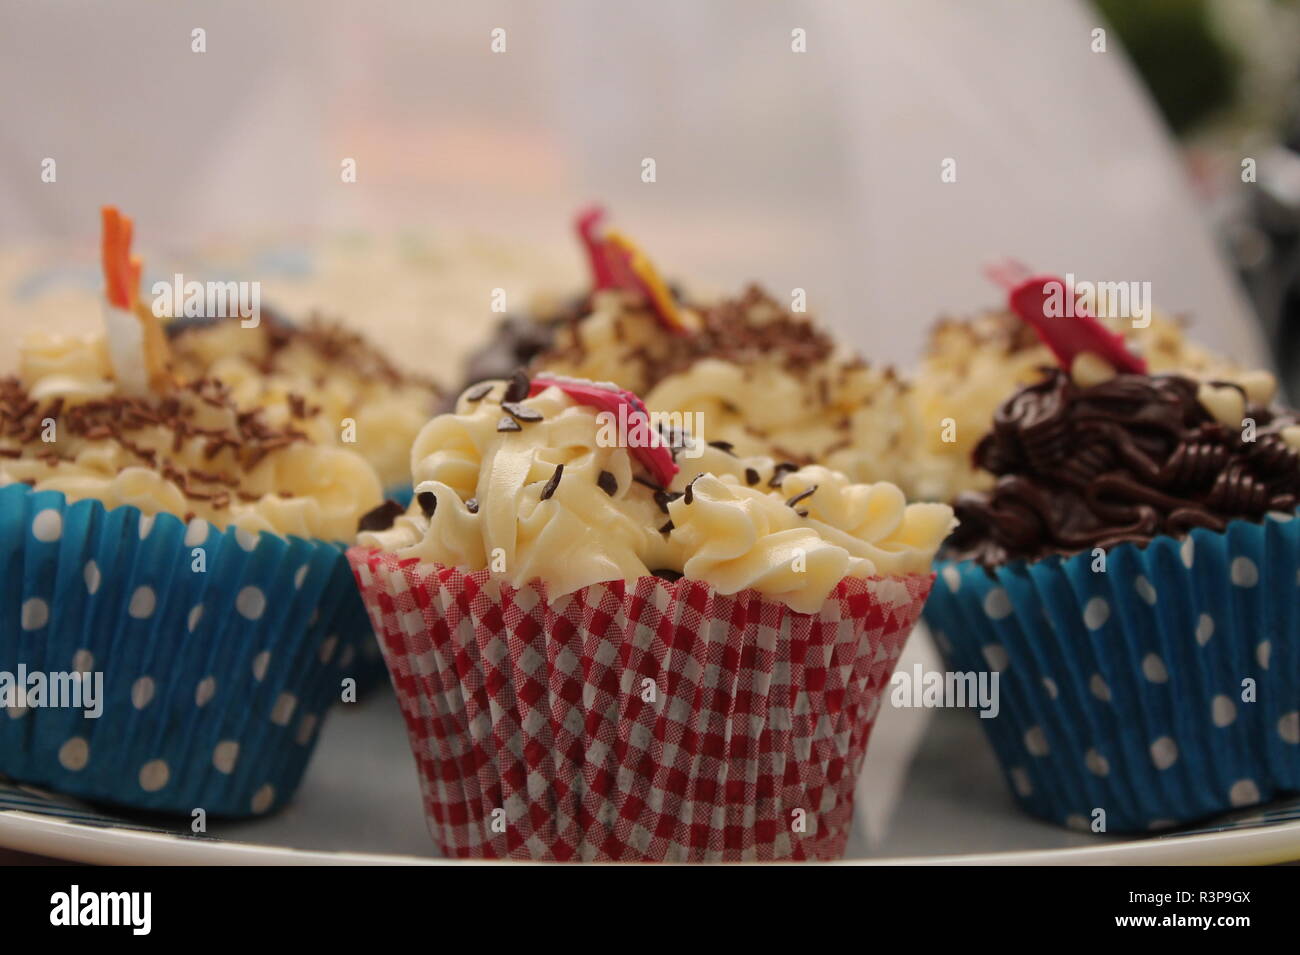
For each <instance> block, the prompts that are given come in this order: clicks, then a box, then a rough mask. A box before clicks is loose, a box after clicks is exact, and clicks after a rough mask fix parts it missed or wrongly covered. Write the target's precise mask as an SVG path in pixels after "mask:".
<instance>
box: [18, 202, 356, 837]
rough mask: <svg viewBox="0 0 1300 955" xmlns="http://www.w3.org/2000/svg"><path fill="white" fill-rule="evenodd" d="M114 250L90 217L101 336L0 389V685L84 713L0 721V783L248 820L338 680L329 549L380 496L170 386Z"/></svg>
mask: <svg viewBox="0 0 1300 955" xmlns="http://www.w3.org/2000/svg"><path fill="white" fill-rule="evenodd" d="M130 241H131V223H130V220H128V219H125V218H123V217H121V216H120V215H118V213H117V212H116V210H114V209H111V208H108V209H105V210H104V271H105V278H106V281H107V289H106V295H107V302H106V304H105V307H104V320H105V325H106V330H107V332H106V334H101V335H87V336H84V337H81V338H67V337H54V336H49V335H44V334H42V333H40V332H33V333H32V334H31V335H30V336H29V338H28V339H27V341H26V342H25V343H24V344H23V345H22V347H21V349H20V354H19V364H20V369H19V372H18V374H17V376H16V377H12V378H8V379H5V380H4V381H3V382H0V416H2V417H3V429H0V554H3V555H4V556H3V560H4V561H5V570H4V573H3V574H2V575H0V580H3V584H2V585H0V586H3V595H2V596H0V669H3V670H5V671H6V672H8V673H18V672H23V671H25V672H27V673H32V674H35V673H42V674H45V675H46V676H47V678H48V679H49V680H50V681H51V685H53V682H54V680H55V678H56V675H62V677H63V678H64V683H65V684H66V685H67V686H68V687H71V686H73V685H74V684H75V685H76V687H78V689H79V690H80V689H81V688H84V689H85V690H86V691H87V692H89V693H90V694H91V695H92V696H94V697H95V700H94V701H93V702H94V705H93V707H86V706H75V707H74V706H67V705H62V706H60V705H55V703H56V701H53V700H41V699H37V698H33V697H31V696H29V695H26V694H21V695H20V696H19V697H15V698H14V699H7V700H5V703H6V706H7V707H8V709H9V716H10V717H11V718H10V719H6V720H3V721H0V773H3V774H4V775H6V776H9V777H12V778H14V779H17V780H20V781H23V782H29V783H35V784H39V785H44V786H48V787H49V788H52V789H55V790H57V791H59V792H64V793H68V794H71V795H75V796H79V797H83V798H87V799H94V800H102V801H105V802H110V803H115V804H117V805H121V806H127V807H131V808H138V809H149V810H162V811H169V812H177V813H184V814H190V813H191V812H192V811H193V810H194V809H203V810H205V811H206V812H208V813H211V814H215V815H233V816H239V815H250V814H256V813H262V812H266V811H269V810H271V809H274V808H276V807H278V806H280V805H282V804H283V803H284V802H286V801H287V800H288V799H289V798H291V796H292V795H293V792H294V790H295V788H296V787H297V785H298V782H299V780H300V778H301V775H302V772H303V770H304V768H305V766H306V763H307V760H308V757H309V755H310V753H311V750H312V748H313V746H314V744H315V740H316V736H317V733H318V731H319V727H320V723H321V720H322V719H323V717H324V715H325V712H326V710H327V709H328V708H329V706H330V704H331V702H332V701H333V700H334V699H336V698H337V697H338V696H339V694H340V680H341V678H342V676H343V674H344V673H345V672H347V668H348V667H350V666H351V663H350V661H349V660H348V659H347V657H348V656H350V655H351V653H352V652H353V642H352V638H351V637H349V636H348V635H346V634H343V633H341V632H340V629H339V628H340V625H341V624H342V623H343V622H345V621H346V620H347V619H348V617H349V615H351V616H352V619H353V620H354V621H355V608H356V606H357V605H358V604H357V596H356V592H355V589H354V587H353V586H352V584H351V581H349V580H348V576H349V575H348V569H347V565H346V562H345V561H344V560H343V557H342V549H341V547H339V545H338V544H337V543H336V542H337V541H339V540H340V539H343V538H348V537H350V536H351V535H352V533H353V532H354V530H355V528H356V526H357V523H358V521H359V520H360V519H361V517H362V515H364V514H365V513H366V512H367V511H369V510H371V509H372V508H374V507H375V506H376V505H377V504H378V503H379V502H380V500H381V492H380V481H379V478H378V476H377V474H376V473H375V469H374V468H373V467H372V466H371V465H370V464H369V463H368V462H367V461H366V460H365V459H364V458H363V457H362V456H361V455H359V454H357V453H356V452H354V451H351V450H348V449H345V448H343V447H339V446H337V445H336V444H334V443H332V442H331V443H320V442H317V441H314V440H313V439H312V436H311V435H310V434H308V433H307V431H305V430H302V429H299V428H298V427H296V426H295V423H294V421H292V420H288V421H283V422H280V423H275V422H272V421H271V420H268V417H267V415H266V412H265V410H263V409H261V408H257V407H244V406H241V405H240V404H238V403H237V402H236V401H235V399H234V397H233V395H232V391H231V389H230V388H229V387H228V386H227V385H226V384H225V383H223V382H222V381H219V380H217V379H214V378H211V377H197V378H194V379H185V378H183V377H180V376H178V375H177V374H176V373H175V370H174V368H173V367H172V363H171V349H170V345H169V342H168V340H167V336H166V335H165V334H164V332H163V330H162V326H161V323H160V322H159V321H158V320H157V319H156V318H155V317H154V315H153V314H152V311H151V310H150V308H149V307H147V306H146V305H143V304H142V303H141V302H140V299H139V289H138V283H139V275H140V265H139V261H138V260H136V259H132V258H131V257H130V254H129V247H130ZM20 668H21V670H20ZM82 702H83V703H85V702H87V699H86V698H85V697H83V699H82ZM88 709H94V710H96V711H97V713H96V718H89V717H87V716H85V715H83V713H84V712H85V711H86V710H88Z"/></svg>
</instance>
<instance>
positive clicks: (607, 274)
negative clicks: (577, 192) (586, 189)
mask: <svg viewBox="0 0 1300 955" xmlns="http://www.w3.org/2000/svg"><path fill="white" fill-rule="evenodd" d="M604 218H605V210H604V209H602V208H601V207H600V206H592V207H591V208H589V209H586V210H584V211H583V212H581V213H579V215H578V219H577V229H578V237H579V239H581V241H582V244H583V247H584V248H586V250H587V258H588V261H589V262H590V263H591V275H592V285H593V287H594V288H595V290H596V291H602V290H604V289H623V290H624V291H627V292H632V293H634V294H636V295H637V296H639V297H640V298H642V299H643V300H644V301H645V302H646V304H647V305H648V306H649V307H650V310H651V311H652V312H654V314H655V317H656V318H657V319H659V324H661V325H662V326H663V327H664V328H666V329H667V330H668V331H670V332H672V333H673V334H676V335H684V334H686V333H688V332H689V331H690V329H689V327H688V326H687V325H686V322H685V321H684V320H683V318H682V313H681V310H680V309H678V307H677V303H676V302H675V301H674V300H673V295H672V292H670V291H669V289H668V284H667V283H666V282H665V281H664V280H663V278H662V277H661V276H660V275H659V271H658V270H657V269H656V268H655V267H654V263H652V262H651V261H650V258H649V257H648V256H647V255H646V254H645V253H644V252H642V251H641V250H640V249H639V248H638V247H637V246H636V245H635V244H633V242H632V241H631V240H630V239H628V238H627V237H626V236H624V235H622V234H621V233H618V232H607V233H606V234H605V235H604V237H601V236H599V235H597V229H598V228H599V226H600V223H601V220H603V219H604Z"/></svg>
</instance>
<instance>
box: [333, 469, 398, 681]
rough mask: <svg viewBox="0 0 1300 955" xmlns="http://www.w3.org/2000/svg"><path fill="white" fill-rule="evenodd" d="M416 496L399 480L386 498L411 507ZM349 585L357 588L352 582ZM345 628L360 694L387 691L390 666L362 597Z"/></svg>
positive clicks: (348, 615)
mask: <svg viewBox="0 0 1300 955" xmlns="http://www.w3.org/2000/svg"><path fill="white" fill-rule="evenodd" d="M414 496H415V492H414V489H413V488H412V486H411V485H410V484H399V485H396V486H394V487H390V488H388V489H387V490H385V491H384V498H385V499H386V500H392V501H396V502H397V503H398V504H400V505H402V507H410V506H411V499H412V498H413V497H414ZM348 586H349V587H351V588H352V589H353V590H354V591H355V590H356V587H355V585H353V584H352V583H351V582H349V584H348ZM341 629H343V631H344V632H346V633H350V634H354V635H355V642H354V645H355V647H356V650H355V653H356V657H355V659H354V661H353V665H352V672H351V673H350V675H351V676H352V677H353V678H355V679H356V681H357V696H358V697H362V696H369V695H370V694H372V693H379V692H383V691H384V690H385V689H386V688H387V687H388V686H389V685H390V683H389V679H388V667H387V665H386V664H385V663H384V655H383V653H381V652H380V649H379V641H378V640H377V639H376V637H375V632H374V629H373V628H372V627H371V626H370V615H369V614H368V613H367V612H366V608H365V607H364V606H363V605H362V604H361V600H360V598H358V599H357V600H356V601H354V602H353V603H352V606H351V607H350V608H349V609H348V610H347V620H346V622H345V623H343V624H342V625H341Z"/></svg>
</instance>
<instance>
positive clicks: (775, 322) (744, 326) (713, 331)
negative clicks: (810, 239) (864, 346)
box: [533, 285, 835, 387]
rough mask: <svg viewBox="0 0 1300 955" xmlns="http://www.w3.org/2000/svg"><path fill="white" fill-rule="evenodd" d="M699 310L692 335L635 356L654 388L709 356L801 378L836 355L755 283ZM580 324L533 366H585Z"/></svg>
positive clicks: (810, 325) (811, 326)
mask: <svg viewBox="0 0 1300 955" xmlns="http://www.w3.org/2000/svg"><path fill="white" fill-rule="evenodd" d="M695 310H696V311H697V312H698V315H699V319H700V326H699V328H698V329H697V330H695V331H693V332H692V333H691V334H689V335H674V336H668V337H666V338H665V340H664V341H663V342H662V343H661V344H662V345H663V346H664V347H661V348H656V349H654V351H653V353H651V351H649V350H647V349H636V350H634V351H632V352H631V353H630V357H631V359H632V360H633V361H635V362H637V363H638V364H639V365H641V371H642V375H641V377H642V378H643V379H644V380H645V381H646V382H648V383H649V386H650V387H653V386H654V385H656V384H658V383H659V382H661V381H663V380H664V379H665V378H667V377H669V376H670V375H675V374H677V373H679V372H682V371H686V370H687V369H689V368H690V367H691V366H692V365H694V364H695V363H696V362H698V361H701V360H704V359H707V358H717V359H720V360H722V361H726V362H730V363H732V364H736V365H741V366H745V365H750V364H753V363H754V362H755V361H757V360H758V359H760V358H763V357H770V356H774V357H775V358H776V360H777V361H778V362H780V364H781V365H782V366H783V367H784V368H786V369H787V370H789V371H791V372H794V373H796V374H802V373H804V372H806V371H807V370H808V369H809V368H812V367H813V366H815V365H817V364H818V363H820V362H823V361H825V360H827V359H828V358H830V357H831V356H832V355H833V354H834V351H835V344H834V342H833V340H832V339H831V337H830V336H829V335H827V334H826V332H825V331H823V330H822V329H821V328H820V327H818V326H817V325H816V324H815V323H814V322H812V321H811V320H810V319H809V318H808V316H806V315H802V314H796V313H793V312H790V311H788V310H787V309H785V308H783V307H782V305H781V304H780V303H779V302H777V301H776V300H775V299H773V298H772V297H770V296H769V295H767V294H766V293H765V292H763V291H762V290H761V289H759V288H758V287H757V286H754V285H751V286H749V287H748V288H747V289H746V290H745V291H744V293H743V294H741V295H740V296H738V297H735V298H729V299H725V300H723V301H721V302H717V303H715V304H712V305H705V306H701V307H697V308H696V309H695ZM581 320H582V319H581V317H578V318H573V319H569V320H568V322H567V323H566V324H565V325H564V326H562V327H561V328H560V329H559V333H558V334H557V336H556V344H555V345H553V346H552V347H551V349H550V350H549V351H548V352H546V353H544V354H542V355H540V356H539V357H537V358H536V359H534V363H533V364H534V367H538V368H545V367H546V366H547V365H548V364H551V363H555V362H558V363H560V364H566V365H573V364H581V362H582V359H583V357H584V353H585V348H584V345H583V341H582V336H581V335H579V334H577V330H576V328H577V325H578V323H580V322H581ZM617 328H618V326H615V329H616V334H617Z"/></svg>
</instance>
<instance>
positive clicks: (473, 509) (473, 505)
mask: <svg viewBox="0 0 1300 955" xmlns="http://www.w3.org/2000/svg"><path fill="white" fill-rule="evenodd" d="M465 510H467V511H469V512H470V513H471V514H477V513H478V498H476V497H471V498H470V499H469V500H468V501H466V502H465Z"/></svg>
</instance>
